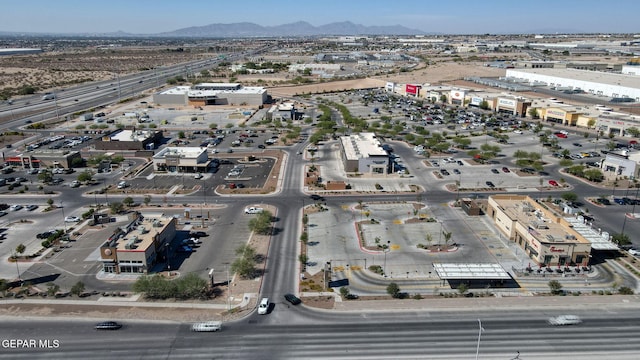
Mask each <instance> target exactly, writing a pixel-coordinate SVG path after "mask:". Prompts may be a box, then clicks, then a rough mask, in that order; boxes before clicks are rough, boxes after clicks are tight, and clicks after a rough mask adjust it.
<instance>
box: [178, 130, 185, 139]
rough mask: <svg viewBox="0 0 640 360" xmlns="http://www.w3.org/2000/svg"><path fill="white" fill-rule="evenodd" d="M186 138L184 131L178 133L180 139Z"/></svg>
mask: <svg viewBox="0 0 640 360" xmlns="http://www.w3.org/2000/svg"><path fill="white" fill-rule="evenodd" d="M184 138H185V134H184V131H182V130H180V131H178V139H184Z"/></svg>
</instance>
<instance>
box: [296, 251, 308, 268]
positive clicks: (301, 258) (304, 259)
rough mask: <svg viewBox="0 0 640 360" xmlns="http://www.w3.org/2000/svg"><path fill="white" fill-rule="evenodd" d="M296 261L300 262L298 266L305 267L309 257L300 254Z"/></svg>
mask: <svg viewBox="0 0 640 360" xmlns="http://www.w3.org/2000/svg"><path fill="white" fill-rule="evenodd" d="M298 260H299V261H300V264H302V266H305V265H307V263H308V262H309V257H308V256H307V255H306V254H300V255H299V256H298Z"/></svg>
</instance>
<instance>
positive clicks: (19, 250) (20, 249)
mask: <svg viewBox="0 0 640 360" xmlns="http://www.w3.org/2000/svg"><path fill="white" fill-rule="evenodd" d="M25 250H27V247H26V246H24V244H20V245H18V246H16V252H17V253H18V254H20V255H22V254H24V252H25Z"/></svg>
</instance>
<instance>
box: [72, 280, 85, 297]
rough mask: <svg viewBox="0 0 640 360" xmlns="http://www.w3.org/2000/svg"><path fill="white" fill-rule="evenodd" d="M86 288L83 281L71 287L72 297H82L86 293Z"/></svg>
mask: <svg viewBox="0 0 640 360" xmlns="http://www.w3.org/2000/svg"><path fill="white" fill-rule="evenodd" d="M84 289H85V286H84V283H83V282H82V281H78V282H77V283H75V284H74V285H73V286H72V287H71V295H76V296H80V295H82V293H83V292H84Z"/></svg>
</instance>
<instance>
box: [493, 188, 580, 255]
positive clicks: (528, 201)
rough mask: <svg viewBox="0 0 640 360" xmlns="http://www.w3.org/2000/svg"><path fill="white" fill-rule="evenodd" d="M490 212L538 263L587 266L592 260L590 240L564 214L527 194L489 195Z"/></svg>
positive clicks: (498, 223) (502, 227)
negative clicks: (552, 209)
mask: <svg viewBox="0 0 640 360" xmlns="http://www.w3.org/2000/svg"><path fill="white" fill-rule="evenodd" d="M487 216H489V218H491V219H492V220H493V222H494V223H495V226H496V227H497V228H498V230H499V231H500V232H502V233H503V234H505V235H506V236H507V238H508V239H509V240H510V241H513V242H515V243H516V244H517V245H518V246H520V247H521V248H522V249H524V252H525V253H526V254H527V255H528V256H529V257H530V258H531V260H533V261H535V262H536V263H538V264H539V265H543V264H544V265H548V266H563V265H567V266H568V265H572V264H574V265H582V266H586V265H588V263H589V255H590V253H591V242H590V241H589V240H588V239H586V238H585V237H584V236H583V235H582V234H580V233H578V232H577V231H576V230H574V228H573V226H572V224H571V223H569V222H568V221H567V220H565V219H564V218H563V217H562V216H560V215H559V214H556V213H555V212H553V211H551V210H549V209H547V208H546V206H544V205H542V204H540V203H538V202H536V201H535V200H534V199H532V198H530V197H528V196H524V195H494V196H490V197H489V200H488V205H487Z"/></svg>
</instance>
